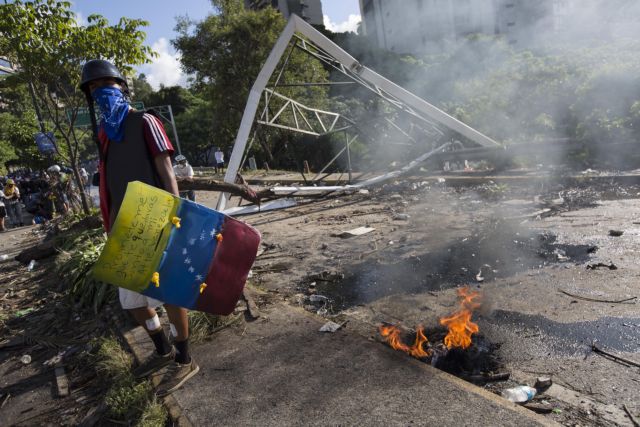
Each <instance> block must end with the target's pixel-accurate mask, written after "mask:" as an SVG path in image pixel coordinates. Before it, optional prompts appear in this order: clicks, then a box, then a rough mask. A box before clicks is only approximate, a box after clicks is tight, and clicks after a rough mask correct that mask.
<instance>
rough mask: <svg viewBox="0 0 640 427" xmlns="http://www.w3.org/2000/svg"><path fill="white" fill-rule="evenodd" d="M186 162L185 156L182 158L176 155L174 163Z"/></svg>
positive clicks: (180, 155)
mask: <svg viewBox="0 0 640 427" xmlns="http://www.w3.org/2000/svg"><path fill="white" fill-rule="evenodd" d="M186 161H187V158H186V157H185V156H183V155H182V154H178V155H177V156H176V162H178V163H179V162H186Z"/></svg>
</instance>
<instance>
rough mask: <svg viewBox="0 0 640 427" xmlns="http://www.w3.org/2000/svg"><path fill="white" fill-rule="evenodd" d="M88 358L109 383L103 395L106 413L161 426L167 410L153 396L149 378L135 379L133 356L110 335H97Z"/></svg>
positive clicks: (125, 419)
mask: <svg viewBox="0 0 640 427" xmlns="http://www.w3.org/2000/svg"><path fill="white" fill-rule="evenodd" d="M96 347H97V349H96V351H95V353H94V355H93V358H92V360H91V362H92V363H93V366H95V369H96V373H97V374H98V375H100V377H101V378H103V379H104V381H105V382H106V383H107V384H108V385H109V390H108V391H107V393H106V396H105V403H106V404H107V408H108V415H109V416H110V417H111V418H112V419H115V420H116V421H126V422H127V424H128V425H136V426H149V427H151V426H164V425H165V424H166V422H167V412H166V410H165V409H164V407H163V406H162V405H161V404H160V403H159V402H158V401H157V400H156V398H155V395H154V392H153V387H152V385H151V382H150V381H148V380H145V381H142V382H139V383H138V382H136V381H135V379H134V378H133V375H132V373H131V365H132V359H131V356H130V355H129V353H127V352H126V351H124V350H123V349H122V347H121V346H120V343H119V342H118V341H117V340H116V339H115V338H113V337H106V338H100V339H99V340H98V343H97V346H96Z"/></svg>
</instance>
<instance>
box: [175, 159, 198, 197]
mask: <svg viewBox="0 0 640 427" xmlns="http://www.w3.org/2000/svg"><path fill="white" fill-rule="evenodd" d="M176 162H177V164H176V165H175V166H174V167H173V173H175V175H176V180H177V181H178V183H180V182H182V181H188V182H193V168H192V167H191V165H190V164H189V162H188V161H187V158H186V157H185V156H183V155H182V154H178V155H177V156H176ZM180 197H182V198H183V199H189V200H191V201H192V202H195V201H196V193H195V191H193V190H187V191H181V192H180Z"/></svg>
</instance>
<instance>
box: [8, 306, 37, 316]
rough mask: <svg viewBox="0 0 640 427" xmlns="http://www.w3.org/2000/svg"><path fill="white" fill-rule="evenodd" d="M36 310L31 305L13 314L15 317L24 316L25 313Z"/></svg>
mask: <svg viewBox="0 0 640 427" xmlns="http://www.w3.org/2000/svg"><path fill="white" fill-rule="evenodd" d="M34 310H35V308H33V307H29V308H25V309H23V310H18V311H16V312H15V313H14V314H13V315H14V316H15V317H22V316H25V315H27V314H29V313H31V312H32V311H34Z"/></svg>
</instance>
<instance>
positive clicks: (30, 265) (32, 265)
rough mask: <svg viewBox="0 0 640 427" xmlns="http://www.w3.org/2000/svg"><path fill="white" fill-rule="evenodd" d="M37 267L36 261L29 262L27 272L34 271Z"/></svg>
mask: <svg viewBox="0 0 640 427" xmlns="http://www.w3.org/2000/svg"><path fill="white" fill-rule="evenodd" d="M35 266H36V260H35V259H32V260H31V261H30V262H29V265H28V266H27V270H29V271H32V270H33V269H34V268H35Z"/></svg>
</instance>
